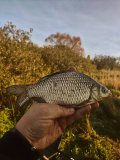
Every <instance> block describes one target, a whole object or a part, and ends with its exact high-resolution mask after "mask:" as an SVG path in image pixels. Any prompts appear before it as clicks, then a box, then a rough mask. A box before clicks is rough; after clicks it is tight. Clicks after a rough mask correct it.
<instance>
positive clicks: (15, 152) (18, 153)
mask: <svg viewBox="0 0 120 160" xmlns="http://www.w3.org/2000/svg"><path fill="white" fill-rule="evenodd" d="M0 152H1V154H3V155H5V156H8V157H9V158H11V159H15V160H21V159H22V160H42V159H43V158H42V157H43V156H42V154H40V153H39V152H38V151H36V150H35V149H34V147H33V146H32V145H31V144H30V143H29V142H28V140H27V139H26V138H25V137H24V136H23V135H22V134H21V133H20V132H19V131H18V130H17V129H16V128H13V129H12V130H10V131H9V132H7V133H5V135H4V136H3V137H2V139H0Z"/></svg>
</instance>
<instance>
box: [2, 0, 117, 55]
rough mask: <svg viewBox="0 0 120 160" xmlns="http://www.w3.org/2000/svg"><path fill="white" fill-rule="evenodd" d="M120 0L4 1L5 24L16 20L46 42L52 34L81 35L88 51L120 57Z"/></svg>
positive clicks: (16, 22)
mask: <svg viewBox="0 0 120 160" xmlns="http://www.w3.org/2000/svg"><path fill="white" fill-rule="evenodd" d="M119 15H120V1H119V0H115V1H113V0H61V1H59V0H44V1H42V0H21V1H19V0H11V2H9V1H8V0H5V1H0V19H1V24H3V23H4V22H5V21H8V20H9V21H12V22H13V23H14V24H15V25H17V26H18V27H19V28H21V29H29V28H33V29H34V31H33V36H32V40H33V41H34V42H36V43H38V44H40V43H41V44H43V42H44V39H45V38H46V37H47V36H49V35H50V34H52V33H55V32H62V33H69V34H71V35H76V36H80V37H81V39H82V43H83V47H84V48H85V51H86V53H91V54H97V53H106V54H112V53H117V54H118V55H119V56H120V45H119V42H120V32H119V28H120V21H119Z"/></svg>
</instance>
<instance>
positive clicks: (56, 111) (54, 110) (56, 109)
mask: <svg viewBox="0 0 120 160" xmlns="http://www.w3.org/2000/svg"><path fill="white" fill-rule="evenodd" d="M50 111H51V115H52V116H53V118H60V117H66V116H70V115H72V114H74V112H75V110H74V108H65V107H61V106H59V105H55V104H53V105H52V106H51V109H50Z"/></svg>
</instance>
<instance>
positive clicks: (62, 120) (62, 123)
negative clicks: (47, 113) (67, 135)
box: [58, 117, 68, 131]
mask: <svg viewBox="0 0 120 160" xmlns="http://www.w3.org/2000/svg"><path fill="white" fill-rule="evenodd" d="M66 119H67V118H66V117H63V118H59V119H58V123H59V126H60V128H61V130H62V131H63V130H64V129H65V128H66V127H67V126H68V124H67V120H66Z"/></svg>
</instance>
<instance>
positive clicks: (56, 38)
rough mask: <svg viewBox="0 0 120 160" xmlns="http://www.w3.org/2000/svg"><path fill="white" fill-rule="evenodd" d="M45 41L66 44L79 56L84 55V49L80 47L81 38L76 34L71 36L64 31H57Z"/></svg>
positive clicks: (60, 44)
mask: <svg viewBox="0 0 120 160" xmlns="http://www.w3.org/2000/svg"><path fill="white" fill-rule="evenodd" d="M45 42H48V43H50V44H52V45H59V46H67V47H68V48H70V49H71V50H73V51H74V52H75V53H78V54H79V55H80V56H84V49H83V48H82V47H81V40H80V37H78V36H71V35H69V34H66V33H59V32H58V33H55V34H51V35H50V36H49V37H47V38H46V39H45Z"/></svg>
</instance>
